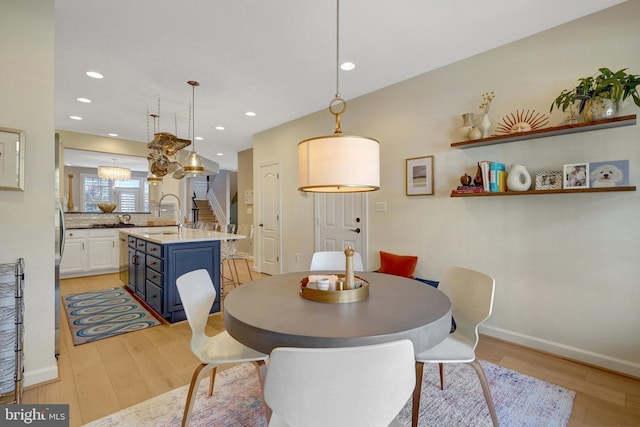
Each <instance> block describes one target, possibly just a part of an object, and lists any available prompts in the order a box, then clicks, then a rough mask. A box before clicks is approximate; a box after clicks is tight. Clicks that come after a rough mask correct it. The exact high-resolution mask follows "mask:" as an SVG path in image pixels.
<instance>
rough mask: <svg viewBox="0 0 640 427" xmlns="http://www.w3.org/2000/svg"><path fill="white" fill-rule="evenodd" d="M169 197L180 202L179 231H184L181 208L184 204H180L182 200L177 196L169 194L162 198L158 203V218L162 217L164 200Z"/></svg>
mask: <svg viewBox="0 0 640 427" xmlns="http://www.w3.org/2000/svg"><path fill="white" fill-rule="evenodd" d="M167 196H173V197H175V198H176V200H177V201H178V230H182V227H183V226H184V224H183V223H182V209H181V208H180V206H182V203H181V202H180V198H179V197H178V196H176V195H175V194H173V193H167V194H164V195H163V196H162V197H160V200H159V201H158V217H160V216H162V213H161V212H162V209H161V208H162V200H163V199H164V198H165V197H167Z"/></svg>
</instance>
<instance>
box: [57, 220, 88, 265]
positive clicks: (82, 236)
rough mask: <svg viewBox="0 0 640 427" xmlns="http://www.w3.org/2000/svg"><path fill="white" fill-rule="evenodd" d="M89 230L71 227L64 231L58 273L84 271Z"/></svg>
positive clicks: (86, 262)
mask: <svg viewBox="0 0 640 427" xmlns="http://www.w3.org/2000/svg"><path fill="white" fill-rule="evenodd" d="M88 237H89V230H78V229H72V230H67V231H66V232H65V243H64V252H63V254H62V259H61V260H60V275H61V276H66V275H77V274H78V273H84V271H85V270H86V266H87V264H88V261H87V259H88V258H87V256H88V251H87V249H88V248H87V239H88Z"/></svg>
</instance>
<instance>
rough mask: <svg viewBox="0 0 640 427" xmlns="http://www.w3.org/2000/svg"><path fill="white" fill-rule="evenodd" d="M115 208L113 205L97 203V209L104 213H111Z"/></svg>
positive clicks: (115, 205)
mask: <svg viewBox="0 0 640 427" xmlns="http://www.w3.org/2000/svg"><path fill="white" fill-rule="evenodd" d="M117 206H118V205H117V204H115V203H98V208H99V209H100V210H101V211H102V212H105V213H110V212H113V211H114V210H115V209H116V207H117Z"/></svg>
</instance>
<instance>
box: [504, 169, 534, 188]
mask: <svg viewBox="0 0 640 427" xmlns="http://www.w3.org/2000/svg"><path fill="white" fill-rule="evenodd" d="M529 187H531V175H530V174H529V171H527V168H526V167H524V165H513V166H511V170H510V171H509V174H508V175H507V188H508V189H509V191H527V190H528V189H529Z"/></svg>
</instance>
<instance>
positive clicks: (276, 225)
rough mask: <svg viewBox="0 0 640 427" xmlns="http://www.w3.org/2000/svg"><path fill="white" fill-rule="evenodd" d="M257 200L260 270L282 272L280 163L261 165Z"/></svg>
mask: <svg viewBox="0 0 640 427" xmlns="http://www.w3.org/2000/svg"><path fill="white" fill-rule="evenodd" d="M255 196H256V201H257V218H256V219H257V221H258V229H257V241H258V248H257V249H258V254H257V255H258V259H259V271H260V272H262V273H266V274H271V275H274V274H280V273H282V271H281V266H280V257H281V254H280V165H279V164H278V163H277V162H274V163H265V164H262V165H260V166H259V178H258V192H257V194H256V195H255Z"/></svg>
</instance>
